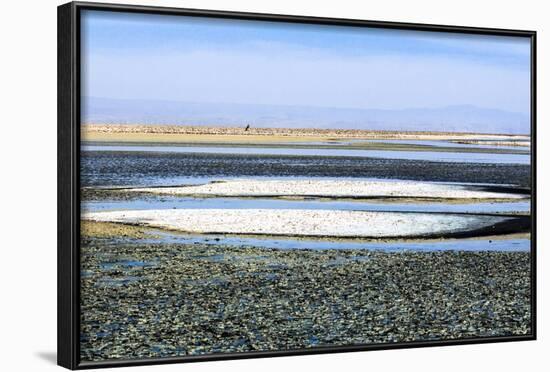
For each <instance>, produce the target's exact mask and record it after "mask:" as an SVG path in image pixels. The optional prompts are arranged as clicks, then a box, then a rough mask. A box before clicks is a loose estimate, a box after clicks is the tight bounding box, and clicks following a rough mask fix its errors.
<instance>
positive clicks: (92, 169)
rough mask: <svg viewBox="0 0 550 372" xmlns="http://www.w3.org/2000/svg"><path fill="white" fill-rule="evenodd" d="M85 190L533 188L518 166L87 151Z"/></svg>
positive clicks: (528, 170) (83, 160)
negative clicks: (261, 185)
mask: <svg viewBox="0 0 550 372" xmlns="http://www.w3.org/2000/svg"><path fill="white" fill-rule="evenodd" d="M81 165H82V167H81V182H82V185H81V186H112V185H140V186H144V185H147V184H148V182H149V181H150V180H151V179H155V180H159V179H160V180H162V179H163V178H165V179H170V178H172V177H212V176H220V177H223V176H243V177H245V176H271V177H282V176H297V177H373V178H395V179H403V180H417V181H441V182H473V183H494V184H513V185H518V186H522V187H527V188H528V187H530V185H531V167H530V166H529V165H520V164H473V163H444V162H429V161H418V160H399V159H374V158H357V157H327V156H323V157H315V156H271V155H232V154H181V153H180V154H178V153H153V152H141V153H140V152H93V151H91V152H83V153H82V157H81Z"/></svg>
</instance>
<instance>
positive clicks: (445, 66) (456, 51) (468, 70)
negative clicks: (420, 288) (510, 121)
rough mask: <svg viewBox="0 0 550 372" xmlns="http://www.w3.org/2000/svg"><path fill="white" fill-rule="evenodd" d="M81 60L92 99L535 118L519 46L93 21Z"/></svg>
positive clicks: (151, 19) (167, 19) (130, 17)
mask: <svg viewBox="0 0 550 372" xmlns="http://www.w3.org/2000/svg"><path fill="white" fill-rule="evenodd" d="M82 61H83V62H82V63H83V66H82V67H83V68H82V73H83V76H82V77H83V84H82V95H83V96H84V98H86V97H102V98H123V99H140V100H143V99H145V100H169V101H185V102H206V103H217V102H224V103H252V104H275V105H305V106H318V107H339V108H365V109H404V108H416V107H419V108H430V107H444V106H451V105H475V106H479V107H485V108H494V109H501V110H506V111H513V112H518V113H522V114H529V107H530V44H529V39H528V38H519V37H517V38H511V37H494V36H479V35H462V34H460V35H459V34H446V33H434V32H418V31H416V32H412V31H401V30H382V29H368V28H353V27H340V26H338V27H335V26H320V25H303V24H287V23H276V22H268V23H266V22H256V21H238V20H221V19H208V18H196V17H173V16H160V15H144V14H131V13H116V12H98V11H85V12H84V14H83V19H82ZM85 102H86V101H85V100H84V104H86V103H85Z"/></svg>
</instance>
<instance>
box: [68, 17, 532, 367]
mask: <svg viewBox="0 0 550 372" xmlns="http://www.w3.org/2000/svg"><path fill="white" fill-rule="evenodd" d="M79 17H80V18H79V19H80V22H79V27H80V30H79V34H78V35H79V39H78V42H79V43H80V46H79V52H80V54H79V58H80V66H79V68H80V85H79V88H80V91H79V102H80V106H79V120H80V126H79V129H78V131H79V133H80V143H79V147H80V155H79V164H78V165H77V167H78V171H79V201H80V237H79V244H80V246H79V256H78V257H79V263H78V265H79V270H78V271H79V273H80V274H79V296H78V301H79V303H78V309H79V310H78V311H79V313H78V314H79V316H78V335H79V344H78V349H77V350H78V358H79V359H80V361H81V363H95V362H112V361H132V360H150V359H151V360H152V359H154V360H158V359H159V358H173V357H196V356H217V355H219V356H223V355H228V356H235V355H242V354H247V353H248V354H250V355H254V353H261V352H294V351H303V350H311V351H317V352H319V351H322V350H325V349H327V350H328V349H331V350H332V348H336V349H337V348H339V347H341V348H342V350H345V348H346V347H347V348H350V347H365V348H366V349H368V348H369V347H375V346H388V347H391V346H392V345H415V344H419V345H420V344H422V343H430V342H433V343H437V342H441V343H442V344H444V343H445V342H453V341H472V340H473V341H475V340H485V341H487V340H491V339H494V340H495V341H498V340H499V338H506V337H521V336H525V337H529V336H531V335H533V333H534V329H533V315H534V314H532V309H533V308H532V304H533V301H534V299H533V298H532V289H533V283H532V280H533V272H532V241H531V239H532V215H531V213H532V187H533V179H532V175H533V173H532V156H531V155H532V154H531V152H532V126H531V123H532V115H533V113H532V112H531V111H532V96H531V94H532V93H531V92H532V90H531V89H532V85H531V84H532V70H531V66H532V60H531V58H532V53H531V50H532V49H531V48H532V45H531V43H532V39H531V38H530V37H526V36H521V35H520V36H513V35H498V34H490V33H480V32H478V33H468V32H444V31H427V30H415V29H412V28H403V29H402V28H398V27H381V26H377V25H373V26H368V25H361V26H358V25H351V24H349V25H347V24H345V22H343V24H322V23H316V22H309V23H308V22H285V21H284V20H277V19H275V18H276V17H274V19H272V20H270V19H263V20H262V19H252V17H249V18H246V17H243V18H242V19H239V17H237V16H235V17H225V18H224V17H216V16H207V15H202V16H201V15H200V14H198V15H197V14H194V15H180V14H169V13H166V14H160V13H157V14H156V13H153V12H135V11H133V12H126V11H123V10H122V11H121V10H120V9H118V11H109V10H102V9H93V8H90V9H82V10H81V11H80V14H79ZM184 359H185V358H184Z"/></svg>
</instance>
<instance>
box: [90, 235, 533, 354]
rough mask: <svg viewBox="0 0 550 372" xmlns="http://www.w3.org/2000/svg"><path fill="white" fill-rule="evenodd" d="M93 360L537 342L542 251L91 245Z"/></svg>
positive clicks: (96, 240)
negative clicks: (534, 306) (536, 277)
mask: <svg viewBox="0 0 550 372" xmlns="http://www.w3.org/2000/svg"><path fill="white" fill-rule="evenodd" d="M81 258H82V287H81V315H82V317H81V357H82V360H83V361H98V360H106V359H135V358H149V357H169V356H183V355H197V354H210V353H223V352H248V351H258V350H287V349H296V348H309V347H315V346H322V345H331V346H334V345H352V344H372V343H391V342H410V341H418V340H447V339H463V338H473V337H488V336H509V335H525V334H528V333H530V332H531V328H530V319H531V313H530V300H531V298H530V293H531V290H530V288H531V287H530V255H529V253H522V252H514V253H505V252H468V253H466V252H431V253H418V252H401V253H395V252H394V253H384V252H375V251H366V250H338V251H337V250H331V251H312V250H286V251H285V250H272V249H265V248H255V247H242V246H241V247H230V246H224V245H201V244H193V245H186V244H168V243H163V244H160V243H154V242H147V241H144V240H139V239H135V240H125V241H120V240H114V239H108V238H101V239H100V238H90V237H85V238H84V240H83V242H82V252H81Z"/></svg>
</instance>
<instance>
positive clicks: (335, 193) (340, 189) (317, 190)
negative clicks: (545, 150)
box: [130, 179, 526, 199]
mask: <svg viewBox="0 0 550 372" xmlns="http://www.w3.org/2000/svg"><path fill="white" fill-rule="evenodd" d="M130 191H139V192H148V193H154V194H166V195H182V196H183V195H185V196H219V197H282V196H311V197H331V198H346V197H348V198H373V197H380V198H384V197H401V198H446V199H523V198H526V196H525V195H518V194H510V193H499V192H493V191H484V190H475V189H473V188H472V187H468V186H465V185H455V184H442V183H433V182H413V181H391V182H387V181H364V180H252V179H236V180H227V181H219V182H212V183H208V184H205V185H190V186H178V187H159V188H134V189H130Z"/></svg>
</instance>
